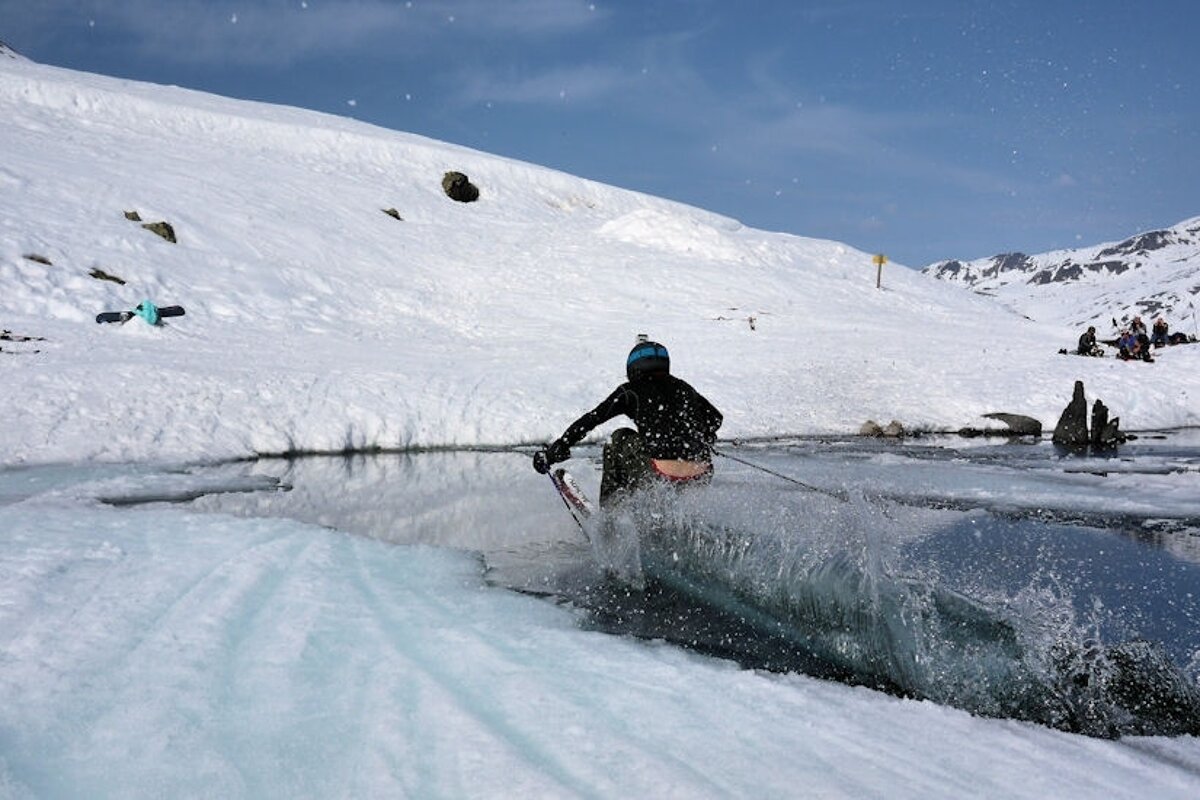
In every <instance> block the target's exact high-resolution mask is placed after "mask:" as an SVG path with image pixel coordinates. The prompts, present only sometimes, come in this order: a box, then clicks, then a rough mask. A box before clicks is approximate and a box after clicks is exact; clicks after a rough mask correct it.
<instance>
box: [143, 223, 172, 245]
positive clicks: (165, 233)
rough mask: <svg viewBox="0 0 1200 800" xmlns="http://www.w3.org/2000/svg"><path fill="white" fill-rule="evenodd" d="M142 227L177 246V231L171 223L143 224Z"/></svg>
mask: <svg viewBox="0 0 1200 800" xmlns="http://www.w3.org/2000/svg"><path fill="white" fill-rule="evenodd" d="M142 227H143V228H145V229H146V230H148V231H150V232H151V233H157V234H158V235H159V236H161V237H162V238H164V239H166V240H167V241H168V242H170V243H171V244H175V229H174V228H173V227H171V223H169V222H143V223H142Z"/></svg>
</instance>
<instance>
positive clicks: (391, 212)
mask: <svg viewBox="0 0 1200 800" xmlns="http://www.w3.org/2000/svg"><path fill="white" fill-rule="evenodd" d="M383 213H385V214H387V215H388V216H389V217H395V218H396V219H398V220H400V221H401V222H403V221H404V217H402V216H400V212H399V211H397V210H396V209H394V208H385V209H383Z"/></svg>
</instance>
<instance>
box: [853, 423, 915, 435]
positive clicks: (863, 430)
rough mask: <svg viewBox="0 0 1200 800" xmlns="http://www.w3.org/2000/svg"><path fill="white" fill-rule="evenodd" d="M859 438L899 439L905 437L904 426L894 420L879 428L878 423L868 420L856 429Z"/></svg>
mask: <svg viewBox="0 0 1200 800" xmlns="http://www.w3.org/2000/svg"><path fill="white" fill-rule="evenodd" d="M858 435H859V436H876V437H881V438H889V439H899V438H901V437H902V436H904V435H905V431H904V426H903V425H901V424H900V423H899V422H897V421H896V420H892V421H891V422H889V423H888V424H887V425H884V426H880V424H879V423H878V422H876V421H875V420H873V419H869V420H867V421H866V422H864V423H863V424H862V427H860V428H859V429H858Z"/></svg>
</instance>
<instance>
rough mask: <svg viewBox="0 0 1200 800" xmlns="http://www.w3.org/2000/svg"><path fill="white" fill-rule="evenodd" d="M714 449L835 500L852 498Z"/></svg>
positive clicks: (719, 453)
mask: <svg viewBox="0 0 1200 800" xmlns="http://www.w3.org/2000/svg"><path fill="white" fill-rule="evenodd" d="M712 451H713V452H714V453H716V454H717V455H719V456H723V457H725V458H728V459H729V460H730V461H736V462H737V463H739V464H743V465H745V466H747V467H750V468H751V469H756V470H758V471H759V472H765V473H766V474H768V475H772V476H774V477H776V478H779V479H780V480H784V481H787V482H788V483H793V484H795V485H796V486H799V487H800V488H802V489H807V490H808V491H810V492H817V493H818V494H823V495H827V496H828V497H832V498H834V499H835V500H841V501H842V502H843V503H848V502H850V498H849V497H848V496H847V495H846V493H845V492H837V491H833V490H831V489H822V488H820V487H819V486H812V485H810V484H807V483H805V482H804V481H798V480H796V479H795V478H793V477H791V476H790V475H784V474H783V473H781V472H776V471H775V470H773V469H768V468H767V467H764V466H761V465H759V464H755V463H752V462H750V461H747V460H746V459H744V458H738V457H737V456H731V455H729V453H726V452H725V451H723V450H718V449H716V448H715V447H714V448H712Z"/></svg>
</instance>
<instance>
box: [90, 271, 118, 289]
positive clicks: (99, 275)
mask: <svg viewBox="0 0 1200 800" xmlns="http://www.w3.org/2000/svg"><path fill="white" fill-rule="evenodd" d="M88 275H91V276H92V277H93V278H95V279H96V280H98V281H112V282H113V283H115V284H118V285H120V286H124V285H125V281H123V280H122V279H120V278H118V277H117V276H116V275H109V274H108V273H107V272H105V271H104V270H102V269H100V268H99V267H95V268H93V269H92V271H91V272H89V273H88Z"/></svg>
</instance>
